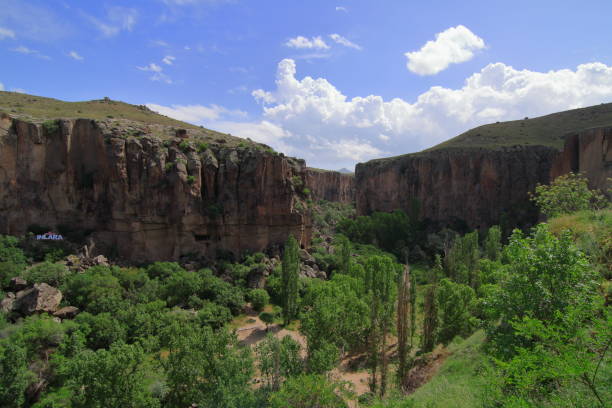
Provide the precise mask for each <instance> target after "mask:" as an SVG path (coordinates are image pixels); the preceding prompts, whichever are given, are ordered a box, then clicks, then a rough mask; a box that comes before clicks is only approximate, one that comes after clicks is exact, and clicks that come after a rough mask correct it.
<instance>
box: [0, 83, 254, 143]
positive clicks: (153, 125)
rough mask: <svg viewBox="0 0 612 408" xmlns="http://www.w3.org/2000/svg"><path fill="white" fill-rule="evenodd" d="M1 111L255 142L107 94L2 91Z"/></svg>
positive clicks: (39, 119)
mask: <svg viewBox="0 0 612 408" xmlns="http://www.w3.org/2000/svg"><path fill="white" fill-rule="evenodd" d="M0 113H6V114H8V115H9V116H11V117H13V118H17V119H22V120H27V121H31V122H35V123H40V122H44V121H46V120H50V119H94V120H97V121H100V122H103V123H105V124H108V125H109V126H108V127H109V128H113V127H114V128H117V129H121V130H123V131H124V133H127V134H131V133H134V132H137V133H142V134H151V135H155V136H158V137H162V138H165V137H174V135H175V133H174V129H186V130H187V131H188V135H189V138H194V139H199V140H204V141H207V142H209V143H211V144H215V143H223V144H224V145H225V146H228V147H233V146H237V145H241V144H255V143H254V142H251V141H249V140H245V139H242V138H239V137H236V136H232V135H229V134H225V133H221V132H216V131H214V130H210V129H205V128H203V127H200V126H196V125H193V124H190V123H186V122H182V121H180V120H176V119H172V118H169V117H167V116H164V115H160V114H158V113H156V112H153V111H151V110H150V109H148V108H147V107H146V106H144V105H131V104H129V103H125V102H120V101H114V100H111V99H107V98H104V99H97V100H92V101H85V102H65V101H61V100H58V99H53V98H46V97H42V96H34V95H28V94H23V93H17V92H5V91H0ZM262 146H263V145H262Z"/></svg>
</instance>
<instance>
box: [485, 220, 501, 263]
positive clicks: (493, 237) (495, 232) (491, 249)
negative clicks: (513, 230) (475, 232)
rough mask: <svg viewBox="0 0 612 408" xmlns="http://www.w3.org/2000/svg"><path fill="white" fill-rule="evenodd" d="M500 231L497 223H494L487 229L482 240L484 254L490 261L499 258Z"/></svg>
mask: <svg viewBox="0 0 612 408" xmlns="http://www.w3.org/2000/svg"><path fill="white" fill-rule="evenodd" d="M501 240H502V233H501V228H500V227H499V226H498V225H494V226H492V227H491V228H489V230H488V231H487V237H486V238H485V242H484V255H485V256H486V257H487V258H489V259H490V260H492V261H497V260H499V257H500V256H501V251H502V242H501Z"/></svg>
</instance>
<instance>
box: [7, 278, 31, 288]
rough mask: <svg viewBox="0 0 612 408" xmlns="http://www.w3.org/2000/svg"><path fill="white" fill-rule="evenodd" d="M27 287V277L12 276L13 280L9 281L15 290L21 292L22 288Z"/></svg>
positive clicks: (10, 286)
mask: <svg viewBox="0 0 612 408" xmlns="http://www.w3.org/2000/svg"><path fill="white" fill-rule="evenodd" d="M27 287H28V282H26V280H25V279H23V278H20V277H19V276H16V277H14V278H11V281H10V282H9V289H10V290H12V291H13V292H19V291H20V290H23V289H25V288H27Z"/></svg>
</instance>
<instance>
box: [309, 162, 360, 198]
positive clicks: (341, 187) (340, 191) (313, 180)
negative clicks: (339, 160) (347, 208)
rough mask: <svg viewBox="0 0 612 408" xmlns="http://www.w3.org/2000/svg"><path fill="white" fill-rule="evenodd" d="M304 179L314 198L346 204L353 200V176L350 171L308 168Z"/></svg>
mask: <svg viewBox="0 0 612 408" xmlns="http://www.w3.org/2000/svg"><path fill="white" fill-rule="evenodd" d="M305 181H306V187H307V188H308V189H309V190H310V192H311V195H312V198H313V199H314V200H327V201H337V202H341V203H347V204H350V203H353V202H354V201H355V176H354V175H353V174H352V173H348V174H347V173H340V172H338V171H327V170H319V169H313V168H308V169H307V170H306V176H305Z"/></svg>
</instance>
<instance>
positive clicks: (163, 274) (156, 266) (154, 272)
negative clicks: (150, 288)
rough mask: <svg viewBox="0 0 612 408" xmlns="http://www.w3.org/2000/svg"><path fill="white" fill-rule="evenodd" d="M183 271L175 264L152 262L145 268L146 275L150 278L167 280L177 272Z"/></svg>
mask: <svg viewBox="0 0 612 408" xmlns="http://www.w3.org/2000/svg"><path fill="white" fill-rule="evenodd" d="M180 271H184V269H183V268H181V266H180V265H179V264H177V263H176V262H154V263H152V264H151V265H149V266H148V267H147V274H148V275H149V276H150V277H151V278H159V279H162V280H163V279H167V278H169V277H170V276H172V275H174V274H175V273H177V272H180Z"/></svg>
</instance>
